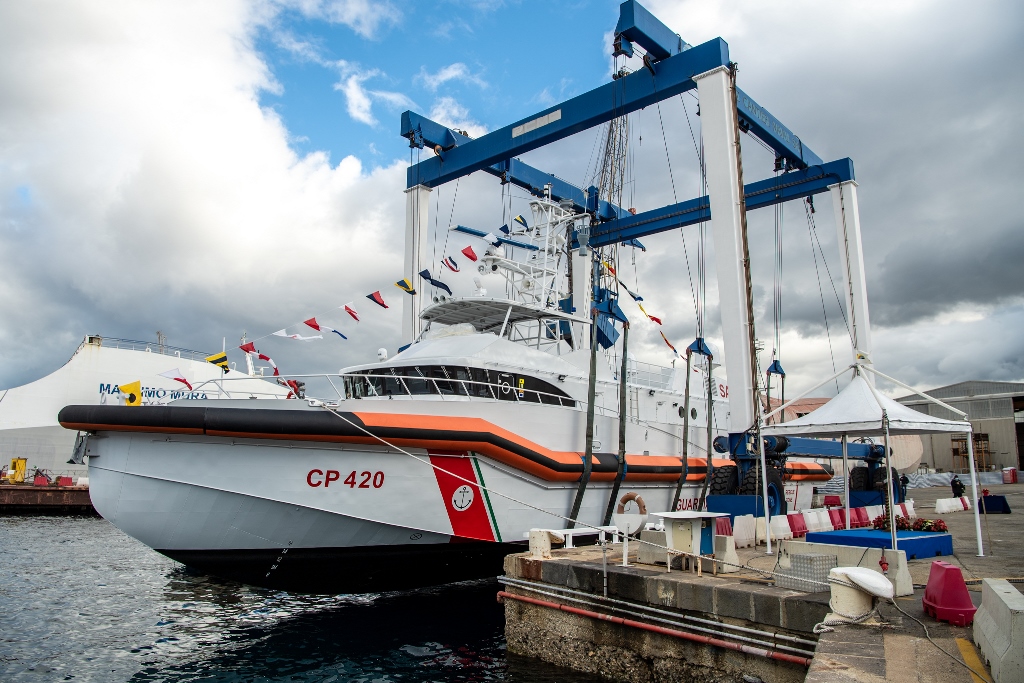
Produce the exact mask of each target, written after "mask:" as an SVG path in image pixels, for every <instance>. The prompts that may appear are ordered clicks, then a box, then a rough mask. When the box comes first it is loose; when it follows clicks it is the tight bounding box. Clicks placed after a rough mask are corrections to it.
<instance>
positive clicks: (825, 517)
mask: <svg viewBox="0 0 1024 683" xmlns="http://www.w3.org/2000/svg"><path fill="white" fill-rule="evenodd" d="M814 512H815V514H817V515H818V526H819V527H821V530H822V531H834V527H833V526H832V518H831V517H830V516H829V514H828V510H826V509H825V508H822V509H820V510H815V511H814Z"/></svg>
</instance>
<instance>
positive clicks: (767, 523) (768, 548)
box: [754, 443, 786, 555]
mask: <svg viewBox="0 0 1024 683" xmlns="http://www.w3.org/2000/svg"><path fill="white" fill-rule="evenodd" d="M761 493H762V495H763V496H764V499H763V500H762V502H763V503H764V541H765V554H766V555H771V554H772V527H771V522H772V517H771V514H772V513H771V510H769V509H768V507H769V506H768V462H767V461H766V459H765V455H764V444H763V443H762V444H761ZM779 493H781V494H782V495H783V496H785V495H786V490H785V487H783V490H782V491H780V492H779ZM754 500H755V501H756V500H757V499H756V498H755V499H754ZM754 513H755V514H756V513H757V505H756V504H755V506H754ZM755 521H756V520H755ZM754 528H755V530H756V529H757V526H756V525H755V526H754ZM755 536H756V534H755ZM754 541H755V542H756V541H757V539H756V538H755V539H754Z"/></svg>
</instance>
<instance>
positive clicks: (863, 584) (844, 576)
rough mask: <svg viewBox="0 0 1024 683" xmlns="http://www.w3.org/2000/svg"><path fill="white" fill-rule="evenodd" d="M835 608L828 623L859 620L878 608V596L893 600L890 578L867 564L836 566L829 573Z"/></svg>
mask: <svg viewBox="0 0 1024 683" xmlns="http://www.w3.org/2000/svg"><path fill="white" fill-rule="evenodd" d="M828 583H829V590H830V591H831V598H830V599H829V601H828V605H829V607H831V608H832V612H830V613H829V614H828V615H827V616H826V617H825V623H826V624H828V623H831V624H837V623H857V622H859V621H862V620H863V619H864V618H865V617H867V616H868V615H869V614H871V612H872V611H874V609H875V598H888V599H890V600H891V599H892V596H893V587H892V584H891V583H889V579H887V578H885V577H884V576H882V575H881V574H879V573H878V572H876V571H874V570H872V569H868V568H866V567H836V568H835V569H832V570H830V571H829V573H828Z"/></svg>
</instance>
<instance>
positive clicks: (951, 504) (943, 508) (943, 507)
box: [935, 498, 969, 515]
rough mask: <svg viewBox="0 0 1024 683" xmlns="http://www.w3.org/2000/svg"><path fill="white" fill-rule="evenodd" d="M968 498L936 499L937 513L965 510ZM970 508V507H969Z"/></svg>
mask: <svg viewBox="0 0 1024 683" xmlns="http://www.w3.org/2000/svg"><path fill="white" fill-rule="evenodd" d="M965 500H967V499H966V498H939V499H938V500H936V501H935V514H937V515H947V514H949V513H950V512H963V511H964V502H963V501H965ZM968 509H969V508H968Z"/></svg>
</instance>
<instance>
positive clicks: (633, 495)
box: [615, 491, 647, 515]
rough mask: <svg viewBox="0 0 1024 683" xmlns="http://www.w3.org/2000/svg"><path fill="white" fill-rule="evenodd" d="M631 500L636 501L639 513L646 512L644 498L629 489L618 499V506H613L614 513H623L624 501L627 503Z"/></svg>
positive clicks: (643, 513)
mask: <svg viewBox="0 0 1024 683" xmlns="http://www.w3.org/2000/svg"><path fill="white" fill-rule="evenodd" d="M631 500H635V501H636V504H637V506H638V507H639V508H640V514H641V515H646V514H647V506H646V505H645V504H644V499H643V498H641V497H640V494H639V493H636V492H634V491H630V492H629V493H627V494H626V495H624V496H622V498H620V499H619V506H618V507H617V508H615V512H616V514H619V515H622V514H625V512H626V503H628V502H629V501H631Z"/></svg>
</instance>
